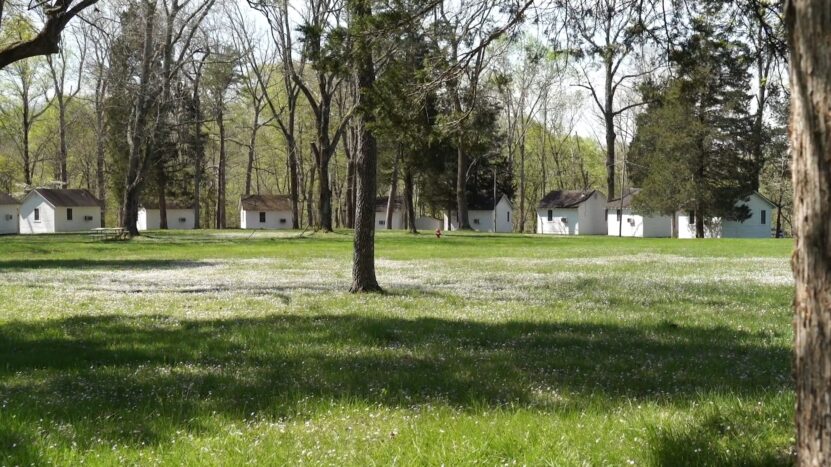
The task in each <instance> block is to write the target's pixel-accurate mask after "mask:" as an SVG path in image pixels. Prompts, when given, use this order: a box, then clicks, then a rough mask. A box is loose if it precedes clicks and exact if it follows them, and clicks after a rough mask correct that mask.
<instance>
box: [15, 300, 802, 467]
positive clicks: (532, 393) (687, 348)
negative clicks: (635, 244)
mask: <svg viewBox="0 0 831 467" xmlns="http://www.w3.org/2000/svg"><path fill="white" fill-rule="evenodd" d="M789 368H790V356H789V352H788V350H787V349H785V348H782V347H779V346H773V345H769V344H768V343H767V341H765V339H764V338H763V337H760V336H757V335H753V334H749V333H744V332H740V331H734V330H729V329H725V328H694V327H679V326H675V325H666V324H659V325H656V326H653V327H649V326H644V325H640V326H638V327H621V326H613V325H599V324H583V323H532V322H509V323H496V324H489V323H481V322H472V321H450V320H439V319H418V320H406V319H396V318H372V317H362V316H351V315H350V316H331V315H319V316H308V317H305V316H304V317H298V316H279V317H269V318H258V319H232V320H206V321H179V320H174V319H171V318H168V317H165V316H144V317H125V316H101V317H83V318H69V319H64V320H55V321H45V322H10V323H7V324H4V325H1V326H0V402H2V403H3V404H5V407H3V410H2V411H0V453H2V452H3V451H4V450H10V449H11V448H10V446H9V443H10V441H9V440H12V439H18V438H20V439H25V434H22V433H18V434H16V435H13V434H10V433H13V431H12V432H10V431H9V430H13V428H9V426H10V425H8V424H9V423H11V420H14V423H15V424H22V425H24V426H27V425H28V424H32V425H33V426H34V425H36V424H37V423H38V422H37V421H38V420H48V421H50V422H51V423H54V424H57V425H65V424H70V425H72V426H73V432H74V433H75V435H76V436H75V437H74V438H73V439H74V440H75V441H77V442H78V443H80V445H79V447H80V448H84V447H85V446H84V445H83V443H90V442H92V441H91V440H94V439H98V440H102V439H103V440H109V441H112V442H117V443H119V444H125V443H126V444H130V443H135V444H140V443H148V444H149V443H158V442H163V441H164V440H165V439H166V438H167V437H168V436H170V435H171V433H172V432H174V431H175V430H177V429H196V430H199V429H200V423H202V422H204V421H205V420H206V419H208V418H210V417H211V416H213V414H223V415H225V416H227V417H229V418H232V419H239V420H244V419H249V418H250V417H251V416H262V417H266V418H291V417H294V416H298V415H300V416H306V415H304V410H308V407H309V403H310V401H319V402H320V403H326V402H327V401H329V402H335V403H338V402H339V401H341V402H347V403H348V402H350V401H351V402H355V401H357V402H361V403H366V404H369V405H374V404H378V405H384V406H388V407H413V406H419V405H424V404H437V405H447V406H451V407H455V408H458V409H460V410H481V409H483V408H497V407H509V406H511V407H516V406H523V407H529V408H533V409H538V410H541V411H544V412H547V411H557V412H559V413H562V412H568V411H580V410H585V409H586V407H587V406H588V405H589V404H591V405H592V406H593V407H597V406H601V407H602V406H604V404H607V405H608V407H609V408H611V407H613V406H614V405H615V404H619V403H620V402H621V401H622V400H624V399H627V400H632V399H634V400H659V401H664V402H666V403H680V404H684V403H686V402H688V401H690V400H693V399H697V398H700V397H701V395H702V394H704V393H708V392H722V391H723V392H729V393H731V394H736V395H739V396H741V395H748V396H750V395H762V394H766V393H769V392H776V391H778V390H781V389H784V388H785V387H787V385H788V384H789V378H788V372H789ZM200 420H202V421H200ZM11 426H14V425H11ZM703 433H705V434H706V433H708V431H705V432H703ZM672 442H675V441H673V440H672V439H668V440H666V442H665V443H664V444H665V445H666V446H668V448H667V449H668V451H667V452H673V451H674V450H675V448H673V447H672V445H671V443H672ZM677 443H678V444H679V445H683V444H685V443H686V441H684V440H680V441H678V442H677ZM20 449H23V448H22V447H21V448H20ZM9 452H12V451H9ZM20 452H21V453H22V454H25V455H26V456H30V455H31V454H32V453H31V452H30V451H27V450H25V449H23V450H21V451H20ZM27 453H28V454H27ZM22 460H26V459H22Z"/></svg>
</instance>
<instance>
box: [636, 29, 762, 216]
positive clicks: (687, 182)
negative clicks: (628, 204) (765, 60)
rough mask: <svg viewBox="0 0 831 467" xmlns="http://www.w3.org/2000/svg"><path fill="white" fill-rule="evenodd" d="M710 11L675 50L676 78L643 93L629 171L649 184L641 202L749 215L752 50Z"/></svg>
mask: <svg viewBox="0 0 831 467" xmlns="http://www.w3.org/2000/svg"><path fill="white" fill-rule="evenodd" d="M714 21H715V19H714V18H713V17H712V16H707V17H700V18H696V19H695V20H694V21H693V24H692V33H691V35H690V36H689V37H688V38H687V40H686V41H685V42H684V43H683V44H681V45H680V47H678V49H677V50H675V51H674V53H673V54H672V60H673V64H674V68H675V71H676V73H675V77H673V78H671V79H670V80H668V81H667V82H666V83H663V84H660V85H654V84H649V83H648V84H646V85H645V86H643V89H642V92H643V96H644V99H645V100H647V101H650V102H651V104H650V105H649V107H648V108H647V109H646V111H645V112H644V113H643V114H642V115H640V116H639V117H638V120H637V134H636V136H635V138H634V141H633V143H632V147H631V161H632V162H633V167H632V168H631V169H630V170H631V173H632V180H633V182H634V185H635V186H640V187H641V188H643V191H641V194H640V195H639V196H638V199H637V200H636V207H637V208H639V209H640V210H642V211H646V212H659V213H664V214H668V213H670V212H674V211H675V210H678V209H684V208H686V209H696V210H700V212H701V213H703V215H704V216H705V217H720V218H725V219H738V220H740V219H743V218H745V217H746V216H747V215H748V214H747V212H745V211H743V210H741V209H737V208H736V207H735V203H736V201H737V200H738V199H740V198H743V197H745V196H747V195H748V194H750V192H751V191H752V180H751V178H752V168H751V167H750V166H749V162H748V161H749V157H748V156H747V155H748V152H749V144H750V140H749V136H750V134H751V125H752V120H751V116H750V114H749V111H748V108H749V101H750V98H751V97H750V95H749V94H748V91H747V90H748V89H749V88H750V77H749V74H748V72H747V69H748V66H747V65H748V62H747V60H748V53H747V51H746V50H745V48H744V46H743V45H742V44H740V43H738V42H736V41H734V40H733V39H732V38H731V31H730V30H729V28H724V27H720V26H716V24H715V23H714Z"/></svg>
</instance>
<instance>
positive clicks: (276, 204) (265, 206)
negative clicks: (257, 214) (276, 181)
mask: <svg viewBox="0 0 831 467" xmlns="http://www.w3.org/2000/svg"><path fill="white" fill-rule="evenodd" d="M240 204H241V205H242V208H243V209H245V210H246V211H291V197H289V196H288V195H248V196H243V197H242V198H241V199H240Z"/></svg>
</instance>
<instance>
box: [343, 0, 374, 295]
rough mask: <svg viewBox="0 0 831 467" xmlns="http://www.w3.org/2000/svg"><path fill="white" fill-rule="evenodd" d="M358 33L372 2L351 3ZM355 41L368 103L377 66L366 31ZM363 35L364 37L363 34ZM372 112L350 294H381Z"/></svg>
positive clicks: (364, 132) (366, 113)
mask: <svg viewBox="0 0 831 467" xmlns="http://www.w3.org/2000/svg"><path fill="white" fill-rule="evenodd" d="M348 4H349V6H350V10H351V12H352V14H353V18H355V20H356V24H358V25H360V26H358V29H361V26H364V27H365V26H366V25H367V23H368V21H369V20H370V19H371V17H372V9H371V8H370V6H369V5H370V4H369V0H349V2H348ZM358 32H359V33H358V34H357V36H356V39H355V59H356V65H357V67H356V68H357V69H356V73H357V82H358V101H359V103H362V102H364V101H365V100H366V99H367V97H368V96H367V94H369V93H371V92H372V88H373V87H374V85H375V65H374V64H373V62H372V49H371V45H370V39H369V38H368V37H367V32H368V31H366V30H364V31H358ZM361 32H363V33H361ZM373 112H374V111H373V110H372V109H362V110H361V112H360V113H359V114H358V118H359V120H360V126H359V127H360V138H361V144H360V148H359V150H358V153H357V154H356V155H355V165H356V167H355V168H356V172H357V177H358V179H357V193H356V200H357V202H356V205H357V206H356V213H355V240H354V252H353V256H352V287H351V288H350V289H349V290H350V292H353V293H357V292H380V291H381V287H380V286H379V285H378V280H377V279H376V277H375V194H376V192H377V188H378V187H377V179H376V178H377V174H376V171H377V168H378V146H377V142H376V141H375V135H373V134H372V123H373V122H374V121H375V115H374V113H373Z"/></svg>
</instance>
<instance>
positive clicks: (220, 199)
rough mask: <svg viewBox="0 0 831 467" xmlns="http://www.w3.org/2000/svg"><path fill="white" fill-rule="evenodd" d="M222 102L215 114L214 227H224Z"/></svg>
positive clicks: (223, 118)
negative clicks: (217, 142) (217, 128)
mask: <svg viewBox="0 0 831 467" xmlns="http://www.w3.org/2000/svg"><path fill="white" fill-rule="evenodd" d="M223 106H224V104H223V103H222V102H220V104H219V108H218V109H217V114H216V124H217V126H218V127H219V163H218V164H217V171H216V228H217V229H224V228H225V182H226V179H225V166H226V163H227V154H226V147H225V112H224V110H223V108H222V107H223Z"/></svg>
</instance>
